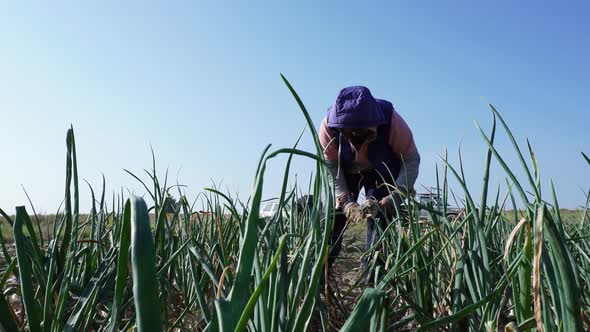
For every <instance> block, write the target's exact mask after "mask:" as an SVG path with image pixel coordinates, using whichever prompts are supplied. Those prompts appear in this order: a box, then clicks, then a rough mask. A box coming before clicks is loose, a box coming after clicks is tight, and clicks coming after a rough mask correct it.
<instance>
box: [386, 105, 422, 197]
mask: <svg viewBox="0 0 590 332" xmlns="http://www.w3.org/2000/svg"><path fill="white" fill-rule="evenodd" d="M390 128H391V129H390V133H389V145H390V146H391V149H392V152H393V153H394V154H395V155H396V156H398V157H399V158H400V159H401V167H400V172H399V175H398V176H397V178H396V179H395V181H396V185H397V187H398V188H399V189H400V190H403V191H406V192H412V191H413V189H414V184H415V183H416V179H417V178H418V173H419V169H420V154H419V153H418V149H417V148H416V144H415V142H414V136H413V134H412V131H411V130H410V127H408V125H407V124H406V122H405V121H404V119H403V118H402V117H401V116H400V115H399V114H398V113H397V112H395V111H394V112H393V115H392V117H391V126H390Z"/></svg>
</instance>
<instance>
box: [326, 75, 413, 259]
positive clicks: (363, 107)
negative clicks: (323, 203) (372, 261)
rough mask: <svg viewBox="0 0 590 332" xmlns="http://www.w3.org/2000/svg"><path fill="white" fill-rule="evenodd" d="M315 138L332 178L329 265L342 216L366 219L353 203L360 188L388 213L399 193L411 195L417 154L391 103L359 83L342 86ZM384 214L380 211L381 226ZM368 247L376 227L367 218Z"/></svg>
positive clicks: (338, 243)
mask: <svg viewBox="0 0 590 332" xmlns="http://www.w3.org/2000/svg"><path fill="white" fill-rule="evenodd" d="M319 136H320V143H321V145H322V148H323V151H324V157H325V159H326V161H327V163H328V167H329V168H330V171H331V173H332V175H333V176H334V178H335V185H336V188H335V191H336V217H335V223H334V230H333V233H332V239H331V246H332V249H331V252H330V257H329V264H330V265H331V264H332V263H333V261H334V259H335V258H336V256H338V254H339V252H340V249H341V246H342V233H343V231H344V227H345V225H346V223H347V221H350V222H353V223H356V222H359V221H362V220H365V213H363V210H362V208H361V206H360V205H359V204H358V203H357V199H358V194H359V191H360V190H361V188H364V189H365V197H366V198H367V199H368V201H367V202H373V203H372V204H374V205H375V206H376V207H378V208H380V211H384V212H385V213H386V215H387V217H389V218H391V217H392V216H393V215H394V213H395V211H396V207H399V205H400V204H401V202H402V196H400V193H401V194H403V195H408V194H409V195H413V194H414V189H413V187H414V182H415V181H416V178H417V177H418V168H419V165H420V155H419V154H418V150H417V149H416V145H415V144H414V139H413V136H412V131H411V130H410V128H409V127H408V125H407V124H406V122H405V121H404V119H402V117H401V116H400V115H399V114H398V113H397V112H396V111H395V109H394V108H393V105H392V104H391V103H390V102H388V101H386V100H380V99H375V98H373V96H372V95H371V92H370V91H369V89H367V88H366V87H364V86H351V87H347V88H344V89H342V90H341V91H340V93H339V94H338V97H337V98H336V102H335V103H334V105H333V106H331V107H330V108H329V109H328V114H327V116H326V117H325V118H324V120H323V121H322V124H321V127H320V134H319ZM385 217H386V216H383V215H380V216H378V217H377V219H379V220H381V222H382V227H384V226H386V218H385ZM366 220H367V246H368V248H370V247H371V246H372V244H374V243H375V241H376V240H377V237H376V236H374V235H375V231H376V227H375V221H374V219H373V218H367V219H366Z"/></svg>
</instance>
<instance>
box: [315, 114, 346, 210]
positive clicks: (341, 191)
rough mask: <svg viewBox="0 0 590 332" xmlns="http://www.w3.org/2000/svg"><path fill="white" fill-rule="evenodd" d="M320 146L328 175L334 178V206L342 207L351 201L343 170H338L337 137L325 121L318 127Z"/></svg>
mask: <svg viewBox="0 0 590 332" xmlns="http://www.w3.org/2000/svg"><path fill="white" fill-rule="evenodd" d="M319 136H320V144H321V146H322V149H323V150H324V151H323V152H324V158H325V159H326V163H327V165H328V168H329V169H330V173H332V176H333V177H334V181H335V188H334V189H335V191H336V206H337V207H343V206H344V204H346V203H348V202H350V201H351V199H352V198H351V197H350V190H349V189H348V185H347V184H346V177H345V174H344V170H343V169H342V168H340V163H339V160H338V145H337V144H336V140H337V137H335V136H334V134H333V133H332V131H331V130H330V128H328V125H327V124H326V119H324V120H323V121H322V124H321V126H320V133H319Z"/></svg>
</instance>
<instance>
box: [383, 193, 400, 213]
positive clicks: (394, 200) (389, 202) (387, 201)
mask: <svg viewBox="0 0 590 332" xmlns="http://www.w3.org/2000/svg"><path fill="white" fill-rule="evenodd" d="M402 201H403V199H402V197H401V196H400V195H399V194H398V193H392V194H391V195H389V196H386V197H384V198H382V199H381V200H380V201H379V206H380V207H381V210H383V212H385V215H386V216H387V217H388V218H391V217H393V216H395V215H396V213H397V211H401V206H402Z"/></svg>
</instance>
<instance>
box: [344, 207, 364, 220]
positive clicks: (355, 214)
mask: <svg viewBox="0 0 590 332" xmlns="http://www.w3.org/2000/svg"><path fill="white" fill-rule="evenodd" d="M344 215H345V216H346V219H347V220H348V221H349V222H352V223H354V224H356V223H358V222H361V221H362V220H363V219H365V218H364V213H363V210H362V209H361V207H360V205H359V204H358V203H357V202H349V203H347V204H346V205H344Z"/></svg>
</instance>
